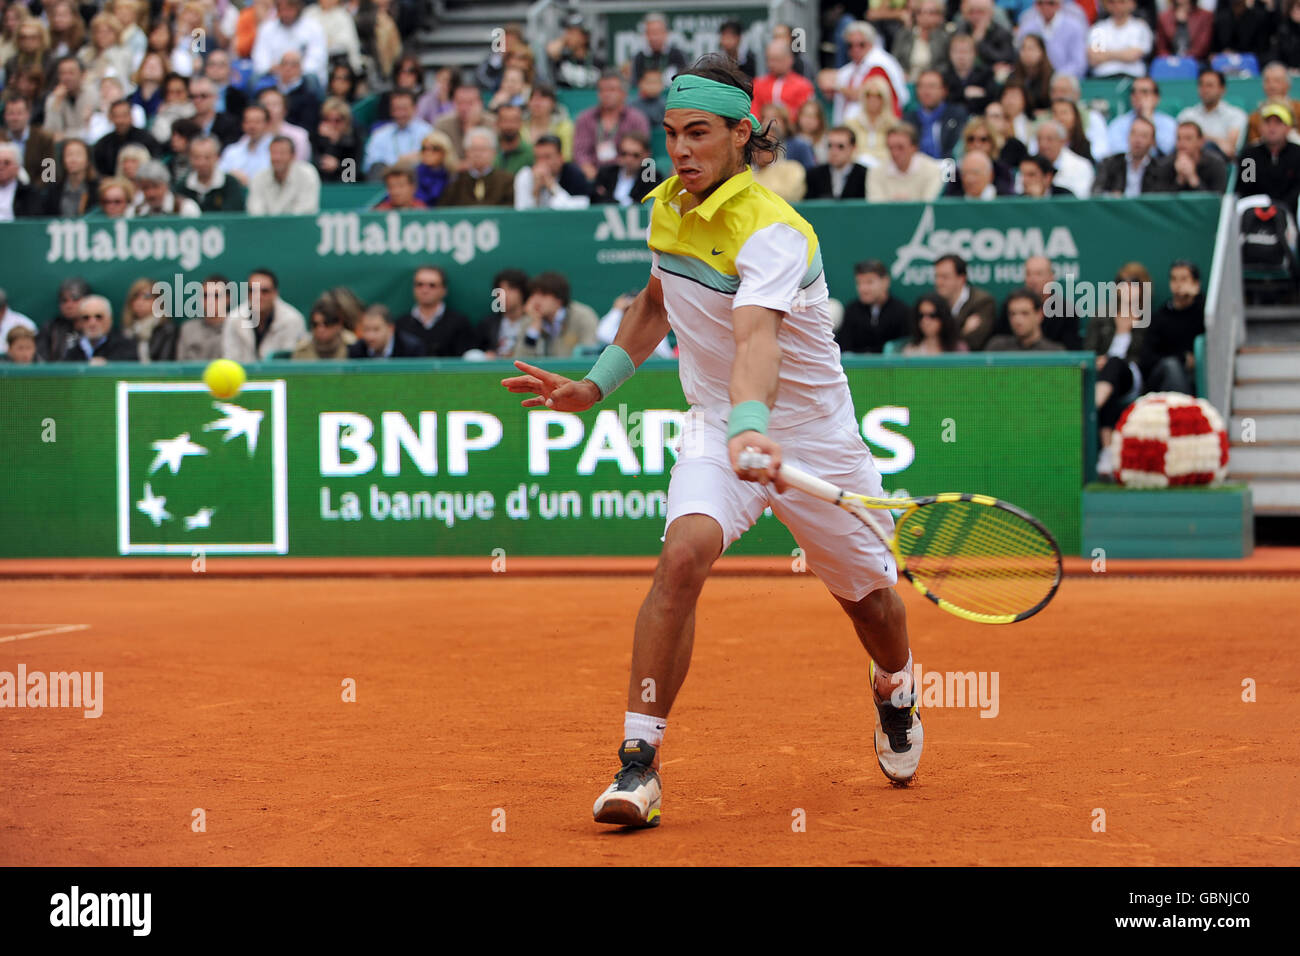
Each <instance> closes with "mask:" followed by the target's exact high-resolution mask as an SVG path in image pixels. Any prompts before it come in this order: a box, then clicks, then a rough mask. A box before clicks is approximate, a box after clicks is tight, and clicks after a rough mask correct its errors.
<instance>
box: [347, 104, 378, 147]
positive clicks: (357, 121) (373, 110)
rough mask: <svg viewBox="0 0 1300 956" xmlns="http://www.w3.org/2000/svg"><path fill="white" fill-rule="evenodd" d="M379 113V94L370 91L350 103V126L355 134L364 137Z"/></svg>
mask: <svg viewBox="0 0 1300 956" xmlns="http://www.w3.org/2000/svg"><path fill="white" fill-rule="evenodd" d="M378 115H379V94H378V93H371V94H370V95H369V96H366V97H363V98H362V99H359V100H357V101H356V102H355V103H353V104H352V126H353V128H354V129H355V130H356V131H357V135H358V136H360V137H365V135H366V134H367V133H369V132H370V127H371V126H373V125H374V123H375V119H376V117H378Z"/></svg>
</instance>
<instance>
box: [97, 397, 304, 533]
mask: <svg viewBox="0 0 1300 956" xmlns="http://www.w3.org/2000/svg"><path fill="white" fill-rule="evenodd" d="M287 429H288V421H287V417H286V402H285V383H284V381H282V380H281V381H267V382H250V383H248V384H247V385H245V386H244V388H243V390H242V391H240V393H239V395H238V396H236V397H235V398H233V399H229V400H220V399H215V398H213V397H212V394H211V393H210V392H209V391H208V389H207V386H205V385H203V384H200V383H193V382H118V383H117V535H118V553H119V554H191V553H193V552H195V551H202V552H205V553H208V554H286V553H288V550H289V505H288V501H289V498H288V438H287V435H288V431H287Z"/></svg>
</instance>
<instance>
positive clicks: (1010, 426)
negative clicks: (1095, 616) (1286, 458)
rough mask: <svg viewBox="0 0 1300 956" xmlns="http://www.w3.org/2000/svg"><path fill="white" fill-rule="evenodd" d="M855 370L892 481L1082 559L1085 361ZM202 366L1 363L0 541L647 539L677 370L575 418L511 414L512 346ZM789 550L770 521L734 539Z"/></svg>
mask: <svg viewBox="0 0 1300 956" xmlns="http://www.w3.org/2000/svg"><path fill="white" fill-rule="evenodd" d="M589 364H590V361H589V360H587V361H585V362H583V363H582V364H580V365H579V364H577V363H561V364H558V365H556V366H555V367H556V368H557V369H558V370H559V371H561V372H562V373H566V374H569V375H579V374H581V373H582V372H583V371H585V370H586V369H587V368H588V367H589ZM845 366H846V369H847V374H848V378H849V384H850V388H851V390H852V394H853V399H854V405H855V408H856V412H857V417H858V420H859V423H860V426H861V431H862V433H863V436H864V438H865V439H866V440H867V442H868V444H869V445H870V447H871V448H872V451H873V453H874V454H875V455H876V458H877V463H878V465H879V467H880V470H881V473H882V476H883V478H884V484H885V488H886V489H888V490H889V491H891V492H895V493H910V494H917V495H920V494H930V493H935V492H941V491H979V492H984V493H986V494H990V495H995V496H997V497H999V498H1003V499H1006V500H1009V501H1012V502H1015V503H1016V504H1019V505H1021V506H1022V507H1024V508H1027V509H1028V510H1029V511H1030V512H1032V513H1033V514H1035V515H1037V516H1038V517H1039V518H1040V519H1042V521H1043V522H1044V523H1045V524H1046V526H1047V527H1048V528H1050V529H1051V530H1052V532H1053V534H1054V535H1056V537H1057V539H1058V540H1059V542H1060V544H1061V547H1062V548H1063V549H1064V550H1065V552H1066V553H1078V550H1079V544H1080V507H1079V502H1080V489H1081V488H1082V486H1083V483H1084V481H1085V480H1086V477H1087V473H1088V468H1089V462H1090V457H1089V447H1090V446H1089V445H1088V443H1087V441H1088V440H1087V433H1086V429H1085V424H1084V423H1085V421H1086V419H1087V418H1088V415H1089V412H1088V399H1089V397H1090V396H1091V393H1092V388H1093V384H1092V383H1093V381H1094V375H1095V370H1094V364H1093V361H1092V356H1091V355H1088V354H1086V353H1079V352H1075V353H1056V354H1055V355H1043V354H1035V355H1026V356H1016V355H1000V356H996V357H994V356H985V355H977V356H942V357H934V358H914V359H898V358H883V357H879V356H873V357H849V358H847V359H846V360H845ZM201 371H202V366H200V365H197V364H186V365H175V364H172V365H151V366H138V365H134V364H129V363H128V364H118V365H114V366H111V367H93V368H92V367H88V366H84V365H80V366H66V365H65V366H35V367H27V366H7V365H3V364H0V410H3V411H2V412H0V443H2V445H3V447H4V449H5V454H4V459H3V465H0V477H2V480H3V482H4V487H5V488H7V489H10V492H9V494H7V495H6V496H5V497H4V501H3V504H0V557H72V556H85V557H95V556H113V555H118V554H175V555H181V556H184V557H186V558H189V557H191V556H193V555H194V554H195V553H197V552H200V551H202V552H204V553H206V554H232V553H235V554H260V553H269V554H277V553H278V554H289V555H298V556H310V555H337V556H343V555H394V556H396V555H481V556H483V557H484V559H485V562H486V560H487V559H488V557H489V556H490V555H491V554H492V552H493V550H494V549H497V548H502V549H505V552H506V553H508V554H509V555H512V556H513V555H542V554H567V555H604V554H611V555H613V554H654V553H657V551H658V549H659V546H660V536H661V535H662V534H663V515H664V503H665V493H666V490H667V487H668V470H669V469H670V468H671V466H672V463H673V460H674V453H673V452H672V451H671V450H668V448H667V446H668V445H669V444H670V443H671V439H672V437H673V434H674V432H675V430H676V429H677V428H679V423H680V420H681V415H682V412H683V411H684V409H685V400H684V398H683V397H682V392H681V386H680V383H679V381H678V377H677V367H676V363H675V362H664V361H657V360H652V361H651V362H649V363H647V364H646V365H645V366H644V367H643V368H642V369H641V371H640V372H638V374H637V375H636V376H634V377H633V378H632V379H631V380H630V381H629V382H628V383H627V384H625V385H624V386H623V387H622V388H621V389H620V390H619V392H618V396H617V398H616V399H615V400H613V401H610V402H608V403H605V404H604V405H603V406H598V408H597V409H593V410H592V411H590V412H587V413H584V414H582V415H568V414H564V413H557V412H550V411H546V410H531V411H530V410H526V409H523V408H521V407H520V405H519V399H518V396H516V395H512V394H510V393H508V392H506V391H505V389H503V388H502V387H501V385H500V380H501V378H502V377H503V375H505V374H508V373H509V371H511V367H510V366H509V365H508V364H507V363H504V362H493V363H465V362H430V361H409V360H408V361H401V360H399V361H394V362H386V363H380V362H299V363H291V362H274V363H265V364H263V365H260V366H250V368H249V369H248V372H249V380H248V383H247V384H246V385H245V386H244V389H243V391H242V392H241V393H240V394H239V395H238V396H237V397H236V398H234V399H232V400H229V401H224V402H223V401H218V400H216V399H214V398H213V397H212V395H211V394H210V393H209V392H208V391H207V389H206V387H204V386H203V385H202V384H201V383H200V381H199V376H200V374H201ZM186 442H188V443H191V445H192V447H190V448H189V449H188V451H187V453H185V454H181V453H180V452H181V451H183V450H184V449H183V445H184V444H185V443H186ZM196 448H201V449H202V453H199V452H198V451H196ZM169 450H171V451H173V452H175V453H174V454H172V455H171V456H170V457H169ZM173 463H174V464H173ZM794 547H795V544H794V541H793V540H792V539H791V537H790V535H789V533H788V532H786V531H785V529H784V528H783V527H782V526H780V525H779V523H778V522H777V521H775V519H773V518H770V517H765V518H763V519H761V520H760V521H759V523H758V525H757V526H756V527H755V529H754V530H753V531H751V532H750V533H749V534H747V535H746V536H745V537H744V538H743V539H742V540H741V541H740V542H739V543H738V544H737V545H736V547H735V549H734V551H735V553H738V554H787V555H788V554H790V553H791V551H792V549H793V548H794ZM485 567H486V564H485Z"/></svg>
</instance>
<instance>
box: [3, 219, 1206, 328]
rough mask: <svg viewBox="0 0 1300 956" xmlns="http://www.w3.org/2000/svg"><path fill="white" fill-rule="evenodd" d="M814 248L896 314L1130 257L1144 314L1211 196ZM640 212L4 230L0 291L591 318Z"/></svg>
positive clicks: (639, 223) (32, 301) (636, 273)
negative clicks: (1149, 293) (211, 289)
mask: <svg viewBox="0 0 1300 956" xmlns="http://www.w3.org/2000/svg"><path fill="white" fill-rule="evenodd" d="M799 210H800V212H801V213H803V214H804V215H805V216H806V217H807V218H808V219H809V221H810V222H811V223H812V225H813V227H814V228H815V229H816V230H817V235H818V237H819V240H820V242H821V250H822V260H823V262H824V263H825V266H826V278H827V281H828V283H829V285H830V290H831V294H832V295H833V296H835V297H836V298H838V299H840V300H841V301H849V300H851V299H852V298H853V297H854V295H855V292H854V283H853V264H854V263H855V262H858V261H860V260H862V259H868V258H875V259H881V260H883V261H884V262H885V263H886V264H888V265H889V266H890V268H891V270H892V274H893V281H894V292H895V294H896V295H898V296H900V297H901V298H903V299H905V300H907V301H912V300H914V299H915V298H916V296H918V295H919V294H921V292H923V291H926V290H928V289H930V288H931V287H932V284H933V278H934V261H935V260H936V259H937V258H939V257H940V256H942V255H945V254H947V253H956V254H957V255H960V256H962V257H963V258H964V259H966V260H967V261H968V262H969V265H970V280H971V281H972V282H973V283H974V284H975V285H977V286H980V287H982V288H985V289H988V290H989V291H990V292H992V293H993V294H994V295H995V296H997V297H998V298H1002V297H1004V296H1005V295H1006V294H1007V293H1008V292H1010V291H1011V290H1012V289H1013V288H1015V286H1017V285H1018V284H1019V283H1020V282H1021V281H1022V279H1023V276H1024V264H1025V260H1026V259H1027V258H1028V257H1030V256H1034V255H1046V256H1048V257H1049V258H1050V259H1051V260H1052V261H1053V263H1054V264H1055V265H1056V269H1057V274H1058V275H1060V276H1065V275H1070V274H1072V275H1074V276H1075V277H1076V278H1080V279H1086V280H1089V281H1107V280H1110V279H1113V278H1114V275H1115V271H1116V270H1117V269H1118V268H1119V267H1120V266H1121V265H1123V264H1124V263H1125V262H1128V261H1130V260H1136V261H1139V262H1142V263H1143V264H1145V265H1146V266H1147V268H1148V269H1149V270H1150V271H1151V275H1152V279H1153V284H1154V289H1153V292H1154V295H1155V297H1156V301H1157V303H1159V302H1160V301H1161V300H1163V298H1164V297H1166V296H1167V294H1168V277H1167V274H1168V270H1169V264H1170V263H1171V262H1172V261H1174V260H1175V259H1180V258H1187V259H1191V260H1193V261H1194V262H1197V263H1199V264H1200V266H1201V271H1202V274H1203V275H1209V271H1210V259H1211V255H1212V253H1213V250H1214V236H1215V228H1216V226H1217V223H1218V214H1219V198H1218V197H1217V196H1212V195H1205V196H1178V197H1173V196H1151V197H1142V198H1139V199H1117V200H1110V199H1097V200H1087V201H1082V200H1073V199H1053V200H1050V201H1042V200H1035V199H999V200H998V201H997V202H994V203H980V202H975V203H972V202H966V201H964V200H941V201H939V202H935V203H928V204H925V203H897V204H876V205H866V204H862V203H847V202H833V201H821V202H809V203H803V204H801V205H800V207H799ZM648 225H649V209H648V207H631V208H627V209H624V208H621V207H618V206H604V207H598V208H595V209H589V210H571V211H563V212H551V211H521V212H517V211H515V210H513V209H490V210H469V209H453V210H444V211H431V212H425V213H421V212H417V213H406V214H402V213H396V212H387V213H385V212H356V211H345V210H336V211H332V212H323V213H321V214H319V215H317V216H293V217H276V218H257V217H249V216H242V215H212V216H204V217H203V218H202V219H122V220H116V221H112V220H104V219H100V220H84V219H80V220H78V219H67V220H20V221H18V222H13V223H5V224H3V225H0V288H4V289H5V291H6V292H7V293H8V296H9V302H10V304H11V305H12V306H13V308H15V309H17V310H18V311H20V312H23V313H26V314H27V315H30V316H32V317H33V318H34V319H36V320H37V321H38V322H44V321H45V320H47V319H48V318H49V317H50V316H51V315H52V314H53V313H54V306H55V290H56V288H57V285H58V283H59V281H60V280H62V279H64V278H66V277H68V276H72V275H80V276H83V277H84V278H86V279H87V280H88V281H89V282H90V284H91V286H92V288H93V289H94V290H95V291H97V292H100V293H103V294H105V295H107V296H108V297H109V299H110V301H111V302H112V303H113V304H114V306H115V308H120V305H119V303H121V302H122V300H123V297H124V296H125V294H126V290H127V287H128V286H129V285H130V284H131V282H132V281H134V280H135V279H137V278H141V277H147V278H149V279H151V280H153V281H155V282H166V283H170V284H172V285H173V286H175V287H176V288H181V289H184V288H185V287H186V286H187V284H189V283H198V282H200V281H201V280H202V279H203V278H205V277H206V276H208V275H209V274H211V273H214V272H218V273H223V274H224V275H225V276H226V277H227V278H228V279H232V280H243V279H245V278H246V277H247V275H248V273H249V271H250V270H252V269H254V268H260V267H269V268H271V269H272V270H273V271H275V272H276V273H277V275H278V276H279V278H280V290H281V294H282V295H283V296H284V297H285V298H286V299H287V300H288V301H289V302H291V303H292V304H293V305H295V306H297V307H298V308H299V309H301V310H302V311H303V312H304V313H305V312H306V311H307V310H308V309H309V308H310V307H311V304H312V302H313V301H314V300H315V298H316V297H317V296H319V295H320V293H321V292H323V291H324V290H325V289H327V288H330V287H332V286H337V285H345V286H348V287H350V288H351V289H352V290H353V291H354V292H355V293H356V294H357V295H359V296H360V297H361V299H362V300H363V301H365V302H367V303H371V302H383V303H384V304H386V305H387V306H388V307H389V308H391V309H392V310H393V311H394V312H395V313H402V312H406V311H409V310H410V308H411V306H412V304H413V302H412V299H411V277H412V272H413V270H414V269H415V268H416V267H417V266H419V265H422V264H426V263H436V264H438V265H441V266H443V267H444V268H445V269H446V270H447V274H448V280H449V287H450V290H449V296H448V301H449V302H450V304H451V305H452V306H453V307H455V308H457V309H460V310H461V311H463V312H465V313H466V314H467V315H469V316H470V318H471V319H473V320H475V321H477V320H479V319H480V318H481V317H482V316H484V315H487V314H488V313H489V312H490V311H491V307H492V278H493V276H495V275H496V273H497V272H498V271H500V270H501V269H504V268H507V267H514V268H519V269H523V270H524V271H526V272H527V273H529V274H530V275H535V274H536V273H538V272H541V271H543V270H546V269H558V270H560V271H562V272H563V273H565V274H566V275H567V276H568V277H569V281H570V283H571V284H572V287H573V297H574V298H575V299H577V300H579V301H581V302H585V303H587V304H588V305H590V306H592V307H593V308H595V309H596V310H597V312H598V313H600V312H604V311H605V310H607V309H608V308H609V307H610V304H611V303H612V302H613V300H614V299H615V298H616V297H617V296H619V295H620V294H622V293H624V292H627V291H630V290H634V289H640V288H641V287H642V286H644V285H645V281H646V276H647V274H648V271H649V267H650V250H649V249H648V248H647V247H646V244H645V236H646V229H647V227H648Z"/></svg>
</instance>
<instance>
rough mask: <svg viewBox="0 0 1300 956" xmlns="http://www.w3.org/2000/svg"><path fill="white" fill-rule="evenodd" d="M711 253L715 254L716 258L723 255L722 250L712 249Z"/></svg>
mask: <svg viewBox="0 0 1300 956" xmlns="http://www.w3.org/2000/svg"><path fill="white" fill-rule="evenodd" d="M709 251H710V252H711V253H713V254H714V255H715V256H720V255H722V250H721V249H710V250H709Z"/></svg>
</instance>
